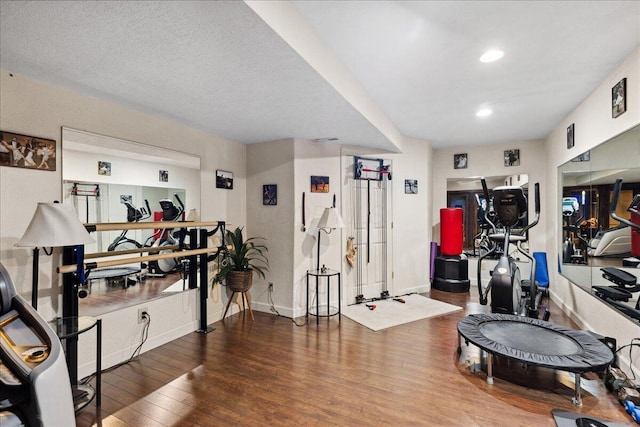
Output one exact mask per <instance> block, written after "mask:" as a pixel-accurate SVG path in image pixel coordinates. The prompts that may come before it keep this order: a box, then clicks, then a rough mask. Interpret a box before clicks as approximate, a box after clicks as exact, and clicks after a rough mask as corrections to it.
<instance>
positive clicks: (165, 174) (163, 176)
mask: <svg viewBox="0 0 640 427" xmlns="http://www.w3.org/2000/svg"><path fill="white" fill-rule="evenodd" d="M158 179H159V180H160V182H169V171H163V170H159V171H158Z"/></svg>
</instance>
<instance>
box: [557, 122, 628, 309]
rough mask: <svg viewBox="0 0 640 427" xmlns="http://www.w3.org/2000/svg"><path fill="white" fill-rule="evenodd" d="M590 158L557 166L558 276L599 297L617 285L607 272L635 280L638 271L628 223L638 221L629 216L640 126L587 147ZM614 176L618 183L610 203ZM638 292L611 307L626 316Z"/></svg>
mask: <svg viewBox="0 0 640 427" xmlns="http://www.w3.org/2000/svg"><path fill="white" fill-rule="evenodd" d="M589 154H590V155H589V156H588V157H585V156H579V157H580V161H570V162H567V163H565V164H563V165H561V166H560V167H559V168H558V182H559V186H561V189H562V190H561V193H560V194H561V197H562V199H561V202H560V206H561V212H559V213H558V215H559V217H560V218H561V221H560V223H561V224H562V226H561V227H562V228H561V230H560V231H561V236H562V239H561V242H559V243H560V248H559V254H560V258H561V261H562V265H561V274H562V275H563V276H564V277H566V278H567V279H568V280H570V281H571V282H572V283H574V284H576V285H578V286H579V287H580V288H582V289H584V290H585V291H587V292H589V293H591V294H594V295H595V296H597V297H599V298H601V299H603V298H602V296H603V291H602V289H603V288H606V289H608V288H610V287H611V286H612V285H613V286H614V287H620V286H621V285H620V284H619V283H617V282H616V281H615V280H614V281H611V278H612V277H615V276H616V275H615V274H614V275H611V274H609V275H607V274H606V271H613V270H609V269H614V270H616V271H620V272H621V273H620V274H619V275H625V276H626V275H627V274H628V275H632V276H635V277H637V276H638V274H639V273H640V233H637V232H634V229H633V227H632V226H630V225H629V222H633V221H639V222H640V218H638V215H637V213H634V212H635V211H637V209H638V204H639V203H640V167H639V165H640V126H636V127H635V128H632V129H630V130H628V131H626V132H624V133H622V134H620V135H618V136H616V137H614V138H612V139H610V140H608V141H606V142H604V143H603V144H600V145H598V146H597V147H594V148H592V149H591V150H590V152H589ZM618 178H620V179H622V181H621V185H620V188H619V196H618V199H617V200H615V201H616V202H617V203H614V199H613V196H614V194H615V191H614V189H615V183H616V180H617V179H618ZM603 270H604V271H605V273H604V274H603ZM622 286H625V285H622ZM627 291H628V290H627ZM639 294H640V292H637V291H633V292H631V295H630V298H629V299H628V300H627V301H619V300H618V301H617V302H618V303H620V304H624V306H625V307H622V306H620V307H616V308H618V310H619V311H621V312H622V313H625V314H627V315H628V314H629V311H628V310H626V307H631V308H635V306H636V303H637V301H638V296H639ZM609 305H611V306H615V304H609Z"/></svg>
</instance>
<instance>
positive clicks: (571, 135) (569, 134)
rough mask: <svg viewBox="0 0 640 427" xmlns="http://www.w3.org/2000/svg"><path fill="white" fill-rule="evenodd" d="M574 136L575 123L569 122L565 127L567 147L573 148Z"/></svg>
mask: <svg viewBox="0 0 640 427" xmlns="http://www.w3.org/2000/svg"><path fill="white" fill-rule="evenodd" d="M574 137H575V123H571V124H570V125H569V127H568V128H567V148H573V145H574Z"/></svg>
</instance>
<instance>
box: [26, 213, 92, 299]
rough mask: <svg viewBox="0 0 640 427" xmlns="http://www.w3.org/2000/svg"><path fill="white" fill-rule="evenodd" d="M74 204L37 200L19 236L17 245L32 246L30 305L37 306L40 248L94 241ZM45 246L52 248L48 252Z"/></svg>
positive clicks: (48, 253) (49, 253)
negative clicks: (27, 224)
mask: <svg viewBox="0 0 640 427" xmlns="http://www.w3.org/2000/svg"><path fill="white" fill-rule="evenodd" d="M94 242H95V240H93V238H92V237H91V236H90V235H89V232H87V230H86V229H85V228H84V226H83V225H82V223H81V222H80V219H79V218H78V215H77V214H76V211H75V209H74V208H73V207H71V206H67V205H63V204H61V203H38V207H37V208H36V212H35V214H34V215H33V218H32V219H31V223H29V226H28V227H27V231H25V233H24V235H23V236H22V239H20V240H19V241H18V243H16V244H15V246H17V247H27V248H33V285H32V291H31V305H32V306H33V308H35V309H37V308H38V270H39V268H38V264H39V256H40V249H39V248H43V249H44V251H45V253H46V254H47V255H51V253H52V252H53V248H54V247H61V246H76V245H85V244H89V243H94ZM46 248H51V251H49V252H47V250H46Z"/></svg>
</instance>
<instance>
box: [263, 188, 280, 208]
mask: <svg viewBox="0 0 640 427" xmlns="http://www.w3.org/2000/svg"><path fill="white" fill-rule="evenodd" d="M262 204H263V205H267V206H275V205H277V204H278V186H277V185H276V184H267V185H263V186H262Z"/></svg>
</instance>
